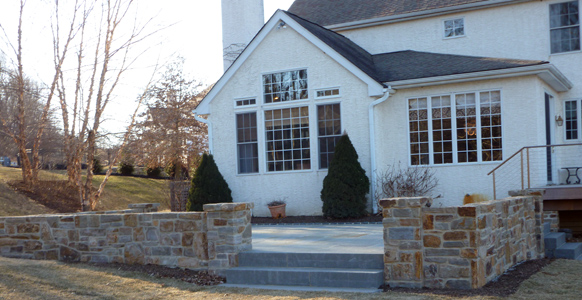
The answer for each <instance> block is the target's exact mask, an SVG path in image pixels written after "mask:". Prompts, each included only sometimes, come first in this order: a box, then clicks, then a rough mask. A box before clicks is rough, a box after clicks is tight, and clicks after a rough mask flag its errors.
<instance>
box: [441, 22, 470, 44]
mask: <svg viewBox="0 0 582 300" xmlns="http://www.w3.org/2000/svg"><path fill="white" fill-rule="evenodd" d="M458 19H462V20H463V35H454V36H449V37H447V36H446V35H445V33H446V25H445V22H446V21H454V20H458ZM441 24H442V31H441V32H442V37H443V39H444V40H450V39H457V38H463V37H466V36H467V23H466V22H465V16H462V17H455V18H448V19H444V20H442V22H441Z"/></svg>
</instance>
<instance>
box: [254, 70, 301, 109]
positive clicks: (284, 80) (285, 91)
mask: <svg viewBox="0 0 582 300" xmlns="http://www.w3.org/2000/svg"><path fill="white" fill-rule="evenodd" d="M263 91H264V97H265V103H276V102H284V101H292V100H300V99H307V98H308V93H307V70H295V71H287V72H280V73H273V74H267V75H263Z"/></svg>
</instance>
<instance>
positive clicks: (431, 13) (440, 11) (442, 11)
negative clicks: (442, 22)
mask: <svg viewBox="0 0 582 300" xmlns="http://www.w3.org/2000/svg"><path fill="white" fill-rule="evenodd" d="M531 1H533V0H492V1H483V2H477V3H469V4H463V5H457V6H449V7H442V8H436V9H429V10H423V11H418V12H412V13H407V14H400V15H394V16H386V17H380V18H373V19H367V20H358V21H353V22H345V23H339V24H333V25H328V26H325V28H327V29H330V30H333V31H342V30H350V29H357V28H364V27H371V26H377V25H384V24H390V23H397V22H404V21H410V20H416V19H422V18H428V17H435V16H441V15H446V14H450V13H459V12H464V11H470V10H477V9H484V8H490V7H496V6H502V5H509V4H517V3H523V2H531Z"/></svg>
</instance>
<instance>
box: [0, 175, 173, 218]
mask: <svg viewBox="0 0 582 300" xmlns="http://www.w3.org/2000/svg"><path fill="white" fill-rule="evenodd" d="M104 177H105V176H104V175H97V176H95V177H94V179H93V185H94V186H95V187H98V186H99V184H101V181H102V180H103V178H104ZM21 178H22V173H21V171H20V169H16V168H6V167H0V216H18V215H32V214H43V213H54V211H52V210H50V209H48V208H46V207H44V206H42V205H39V204H37V203H36V202H35V201H33V200H30V199H28V198H27V197H25V196H23V195H21V194H19V193H17V192H15V191H14V190H13V189H12V188H11V187H10V186H8V185H7V184H6V183H7V182H8V181H12V180H21ZM40 180H66V175H65V174H64V172H63V171H41V172H40ZM168 190H169V188H168V181H167V180H161V179H149V178H136V177H126V176H111V177H109V181H108V182H107V185H106V186H105V191H104V192H103V194H102V196H101V199H100V202H99V204H98V205H97V210H119V209H126V208H127V205H128V204H130V203H160V204H161V208H160V209H161V210H167V209H169V199H168V198H169V192H168Z"/></svg>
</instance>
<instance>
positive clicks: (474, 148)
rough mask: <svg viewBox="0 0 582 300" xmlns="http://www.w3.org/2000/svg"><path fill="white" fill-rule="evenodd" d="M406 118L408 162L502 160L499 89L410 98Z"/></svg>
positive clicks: (426, 163)
mask: <svg viewBox="0 0 582 300" xmlns="http://www.w3.org/2000/svg"><path fill="white" fill-rule="evenodd" d="M478 108H479V109H478ZM453 112H454V114H453ZM408 119H409V134H410V136H409V138H410V163H411V164H412V165H428V164H435V165H438V164H451V163H470V162H485V161H500V160H502V159H503V156H502V148H501V145H502V133H501V92H500V91H486V92H480V93H462V94H452V95H440V96H431V97H422V98H411V99H408Z"/></svg>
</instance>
